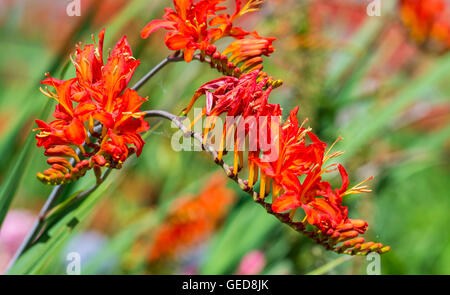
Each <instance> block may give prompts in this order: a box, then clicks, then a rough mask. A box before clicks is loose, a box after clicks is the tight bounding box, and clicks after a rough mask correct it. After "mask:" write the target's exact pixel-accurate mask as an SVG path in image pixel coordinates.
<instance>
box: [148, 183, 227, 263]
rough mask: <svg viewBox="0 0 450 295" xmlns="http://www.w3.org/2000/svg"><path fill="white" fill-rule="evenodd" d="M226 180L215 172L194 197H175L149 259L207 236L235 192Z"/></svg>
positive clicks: (168, 255) (162, 256)
mask: <svg viewBox="0 0 450 295" xmlns="http://www.w3.org/2000/svg"><path fill="white" fill-rule="evenodd" d="M226 180H227V179H226V178H225V177H223V176H221V175H220V174H214V175H213V176H212V177H211V179H210V180H209V181H208V183H209V184H208V185H207V186H206V187H205V188H204V189H203V191H202V192H200V194H198V195H197V196H194V197H192V196H186V197H181V198H179V199H177V200H176V202H175V204H174V206H173V207H172V208H171V211H170V212H169V215H168V217H167V218H166V219H165V220H164V222H163V223H162V224H161V226H160V227H159V229H157V233H156V235H155V240H154V241H153V245H152V247H151V250H150V254H149V261H150V262H154V261H157V260H161V259H168V258H173V257H175V256H176V255H177V254H180V253H181V252H183V251H184V250H187V249H189V248H191V247H192V246H195V245H196V244H198V243H200V242H202V241H204V240H205V238H207V237H208V236H209V235H210V234H211V233H212V231H213V230H214V229H215V228H216V227H217V225H218V224H219V222H220V221H221V220H222V219H223V217H224V216H226V214H227V213H228V209H229V207H230V205H231V204H232V202H233V200H234V198H235V195H234V192H233V190H231V189H228V188H227V187H226V182H227V181H226Z"/></svg>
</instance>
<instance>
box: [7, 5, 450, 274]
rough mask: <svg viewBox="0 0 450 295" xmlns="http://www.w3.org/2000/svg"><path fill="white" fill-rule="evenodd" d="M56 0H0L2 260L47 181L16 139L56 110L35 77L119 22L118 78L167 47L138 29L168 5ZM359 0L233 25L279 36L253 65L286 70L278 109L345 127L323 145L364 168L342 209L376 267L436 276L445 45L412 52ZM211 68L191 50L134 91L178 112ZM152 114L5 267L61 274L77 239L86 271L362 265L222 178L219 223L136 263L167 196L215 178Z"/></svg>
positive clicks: (442, 191)
mask: <svg viewBox="0 0 450 295" xmlns="http://www.w3.org/2000/svg"><path fill="white" fill-rule="evenodd" d="M69 2H70V1H57V0H53V1H52V0H40V1H32V0H1V1H0V184H1V189H0V194H1V195H0V196H1V197H5V196H12V195H14V196H15V197H14V198H13V199H12V200H13V201H12V205H11V210H10V211H9V212H8V215H7V217H6V220H5V223H4V225H3V228H2V232H1V234H0V272H3V271H4V270H5V269H6V265H7V263H8V261H9V260H10V259H11V257H12V255H13V254H14V251H15V249H17V247H18V245H19V244H20V242H21V240H22V239H23V237H24V235H25V234H26V233H27V231H28V229H29V228H30V226H31V224H32V222H33V220H34V219H35V218H36V216H37V214H38V212H39V210H40V208H41V207H42V205H43V203H44V202H45V200H46V198H47V196H48V194H49V192H50V190H51V187H50V186H46V185H43V184H41V183H40V182H39V181H38V180H37V179H36V177H35V174H36V172H38V171H43V170H44V169H46V166H47V164H46V163H45V157H44V156H43V150H42V149H38V148H36V147H35V140H34V137H33V135H31V136H30V132H31V129H32V128H34V127H35V126H34V125H33V122H34V119H35V118H38V117H39V118H41V119H44V120H45V119H47V118H48V116H49V114H50V113H51V111H52V110H53V108H54V105H53V102H51V101H49V100H48V98H46V97H45V96H43V95H42V94H41V93H40V92H39V81H40V80H42V79H43V78H44V73H46V72H50V74H51V75H52V76H54V77H56V78H62V77H64V78H65V79H67V78H70V77H73V76H74V71H73V68H72V67H70V66H69V67H67V65H68V63H69V54H70V53H71V52H72V50H73V48H74V45H75V44H76V43H77V42H79V41H83V42H88V43H89V42H90V41H91V39H90V38H91V37H90V36H91V34H94V35H95V36H97V35H98V32H99V31H100V30H101V29H102V28H106V40H105V42H106V44H105V48H111V47H112V46H113V45H114V43H115V42H116V41H117V40H118V39H119V38H120V37H121V36H122V35H123V34H125V35H127V36H128V39H129V42H130V44H131V46H132V48H133V53H134V56H135V57H136V58H138V59H141V60H142V61H141V65H140V66H139V68H138V70H137V72H136V74H135V75H134V78H133V80H132V83H133V82H136V81H137V80H138V79H139V77H142V76H143V75H144V74H145V73H146V72H147V71H148V70H149V69H151V68H152V67H153V66H155V65H156V64H157V63H159V62H160V61H161V60H162V59H163V58H165V57H166V56H167V55H168V54H169V51H168V50H167V48H166V47H165V46H164V43H163V36H164V34H163V32H158V33H156V34H154V35H152V36H151V38H149V39H147V40H142V39H140V36H139V33H140V30H141V29H142V28H143V27H144V26H145V24H146V23H147V22H148V21H150V20H151V19H153V18H160V17H161V16H162V14H163V8H164V7H166V6H171V5H172V3H171V1H163V0H151V1H150V0H129V1H127V0H115V1H87V0H86V1H81V16H73V17H70V16H68V15H67V14H66V7H67V4H68V3H69ZM227 2H230V3H232V2H234V1H230V0H228V1H227ZM369 2H370V1H350V0H346V1H337V0H336V1H321V0H316V1H314V0H310V1H307V0H267V1H266V2H265V4H264V5H263V7H262V8H261V10H260V11H259V12H258V13H252V14H249V15H248V16H246V17H244V18H243V19H242V20H241V21H240V25H242V26H243V27H245V28H247V29H251V30H253V28H255V29H256V30H257V31H258V32H259V33H260V35H262V36H274V37H276V38H277V41H276V42H275V43H274V46H275V48H276V52H275V53H273V55H272V56H271V57H270V58H266V60H265V63H264V66H265V70H266V71H267V72H269V73H270V74H271V75H272V76H274V77H276V78H280V79H282V80H284V85H283V86H282V87H281V88H279V89H276V90H274V91H273V93H272V96H271V100H272V102H276V103H280V104H281V105H282V106H283V108H284V109H285V113H286V111H287V110H289V109H291V108H292V107H294V106H296V105H300V117H301V118H305V117H308V118H309V124H310V125H311V127H312V128H313V130H314V131H315V132H316V133H317V134H318V135H319V136H320V137H321V139H322V140H324V141H325V142H327V143H328V144H331V143H333V142H334V140H335V139H336V138H337V137H338V136H342V137H343V138H344V140H343V141H342V142H340V143H339V144H338V146H337V149H339V150H343V151H345V154H344V156H343V157H342V158H341V160H342V161H344V162H345V165H346V167H347V170H348V171H349V172H350V175H351V183H354V184H356V183H358V182H360V181H361V180H363V179H365V178H366V177H368V176H371V175H374V176H375V180H374V181H372V182H371V183H370V185H371V187H372V188H373V189H374V191H373V193H371V194H366V195H363V196H354V197H349V198H348V199H347V200H346V202H345V205H347V206H349V207H350V215H351V216H352V217H353V218H362V219H365V220H367V221H368V223H369V230H368V234H367V237H368V238H370V239H371V240H373V241H375V242H382V243H384V244H386V245H390V246H391V248H392V250H391V252H389V253H387V254H384V255H383V256H382V257H381V268H382V274H450V231H449V230H448V227H447V226H448V224H449V223H450V215H449V209H450V194H449V191H450V182H449V181H448V179H449V165H448V164H449V147H450V145H449V135H450V124H449V118H450V117H449V111H450V101H449V97H450V55H449V54H446V55H445V54H441V55H436V54H433V53H430V52H424V51H422V50H420V49H418V48H417V46H415V44H414V43H413V42H412V41H410V40H409V39H408V34H407V30H405V28H404V27H403V26H402V24H401V22H400V21H399V18H398V13H397V9H396V3H395V2H396V1H388V2H391V3H390V4H388V3H386V4H383V11H382V14H381V16H379V17H376V16H375V17H369V16H367V14H366V6H367V4H368V3H369ZM219 76H220V74H219V73H217V72H215V71H214V70H209V67H208V66H207V65H205V64H200V63H197V62H195V61H194V62H192V63H189V64H187V63H174V64H171V65H169V66H167V67H166V68H164V69H163V70H162V71H161V72H160V73H159V74H158V75H157V76H155V77H154V78H152V80H151V81H150V82H148V83H147V84H146V85H145V86H144V87H142V88H141V89H140V90H139V94H140V95H141V96H143V97H145V96H148V97H149V101H148V102H147V103H146V104H145V106H144V107H143V108H144V109H164V110H168V111H170V112H172V113H178V112H179V111H180V110H181V109H183V108H184V107H185V106H186V104H187V102H188V101H189V99H190V97H191V96H192V94H193V93H194V92H195V90H196V89H197V88H198V87H199V86H201V85H202V84H204V83H205V82H207V81H209V80H212V79H214V78H217V77H219ZM150 123H151V126H152V127H154V128H153V129H152V132H151V133H149V134H146V136H145V140H146V145H145V147H144V151H143V153H142V156H141V157H140V158H139V159H138V160H136V158H135V157H132V158H131V159H129V161H128V163H127V165H126V167H124V168H123V169H122V170H120V171H113V173H112V174H111V177H110V178H108V180H107V181H106V183H104V185H102V187H101V188H100V189H99V190H97V191H96V192H95V193H94V194H93V195H91V196H90V197H89V200H88V201H86V202H85V203H83V204H82V205H81V206H80V207H78V208H77V209H76V212H75V213H74V214H75V215H74V216H75V218H76V221H77V223H78V224H77V225H76V226H75V227H73V229H72V227H69V226H67V224H68V223H70V222H71V221H73V218H74V217H73V216H69V217H67V218H66V217H65V218H63V219H62V220H59V221H58V222H57V224H56V226H55V227H54V229H52V231H51V232H50V233H49V234H50V236H53V239H49V241H51V242H48V243H42V244H40V245H38V247H36V248H35V249H33V251H30V252H32V253H29V255H25V257H24V258H23V259H22V261H21V263H20V264H19V266H18V267H17V269H15V271H16V272H17V273H34V274H35V273H39V274H65V273H66V265H67V259H66V258H67V254H68V253H69V252H72V251H76V252H79V253H81V254H82V268H81V271H82V273H86V274H185V273H194V274H233V273H262V274H306V273H319V274H366V268H367V266H368V264H369V261H367V260H366V257H345V256H344V257H341V256H339V255H337V254H334V253H329V252H327V251H325V250H324V249H323V248H321V247H320V246H317V245H315V244H314V243H313V242H312V241H310V240H309V239H308V238H306V237H303V236H301V235H299V234H298V233H296V232H294V231H292V230H291V229H289V228H288V227H286V226H284V225H282V224H281V223H279V222H278V221H277V220H276V219H275V218H274V217H273V216H269V215H267V214H266V213H265V211H264V210H263V209H262V208H261V207H259V206H257V205H256V204H254V203H253V202H252V200H251V199H250V197H249V196H248V195H247V194H245V193H243V192H241V191H240V189H239V187H238V186H237V185H236V184H235V183H232V182H229V183H228V184H227V185H226V186H227V187H228V188H229V189H231V190H232V191H234V193H230V194H231V195H235V198H234V200H235V201H234V203H233V205H232V206H231V207H230V208H229V210H228V211H227V212H226V214H225V213H224V216H221V218H220V221H219V222H217V223H215V224H213V225H211V228H209V229H208V230H205V231H204V232H199V233H197V234H198V237H199V239H198V241H196V242H195V243H186V245H183V247H181V248H180V249H178V248H177V249H176V251H175V252H176V255H175V256H171V257H162V258H161V259H158V260H157V261H153V260H150V259H149V256H150V253H151V251H152V249H153V247H155V243H154V241H155V237H156V236H158V233H160V231H161V227H162V226H163V225H164V224H165V223H167V222H168V220H169V217H170V212H171V210H172V209H171V208H173V207H174V206H175V204H176V202H177V200H178V199H179V198H180V197H181V198H186V197H187V196H194V197H195V196H197V195H198V194H199V193H201V192H202V190H203V189H204V188H205V187H206V186H207V184H208V182H209V181H210V179H211V177H218V176H216V175H217V174H214V173H215V172H216V170H218V168H217V166H216V165H215V164H214V163H213V162H212V161H211V160H210V158H209V157H208V155H206V154H204V153H199V152H179V153H178V152H174V151H173V150H172V148H171V143H170V139H171V135H172V134H173V132H175V130H174V129H171V128H170V124H169V123H167V122H161V123H162V124H158V120H151V121H150ZM220 173H222V172H221V171H219V174H220ZM212 175H213V176H212ZM91 176H92V175H91ZM93 178H94V177H93V176H92V177H90V175H87V177H84V178H83V179H81V180H80V181H78V182H76V183H74V184H72V185H69V186H68V187H67V188H66V190H65V192H64V194H65V195H66V196H69V195H71V194H73V193H74V192H76V191H78V190H81V189H85V188H87V187H88V186H89V185H90V184H91V183H93ZM219 197H220V196H219ZM181 230H186V231H188V230H189V229H188V228H186V229H181ZM174 238H176V236H174ZM53 241H55V242H53ZM180 243H181V244H183V243H182V242H178V244H180Z"/></svg>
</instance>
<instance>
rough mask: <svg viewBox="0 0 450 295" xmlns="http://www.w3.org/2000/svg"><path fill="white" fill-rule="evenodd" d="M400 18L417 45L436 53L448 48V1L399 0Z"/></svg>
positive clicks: (449, 45)
mask: <svg viewBox="0 0 450 295" xmlns="http://www.w3.org/2000/svg"><path fill="white" fill-rule="evenodd" d="M400 16H401V19H402V21H403V23H404V24H405V25H406V26H407V27H408V28H409V30H410V34H411V36H412V38H414V39H415V40H416V41H417V42H418V43H419V44H421V45H424V46H426V47H427V48H431V49H434V50H437V51H447V50H448V49H449V48H450V3H449V1H447V0H401V1H400Z"/></svg>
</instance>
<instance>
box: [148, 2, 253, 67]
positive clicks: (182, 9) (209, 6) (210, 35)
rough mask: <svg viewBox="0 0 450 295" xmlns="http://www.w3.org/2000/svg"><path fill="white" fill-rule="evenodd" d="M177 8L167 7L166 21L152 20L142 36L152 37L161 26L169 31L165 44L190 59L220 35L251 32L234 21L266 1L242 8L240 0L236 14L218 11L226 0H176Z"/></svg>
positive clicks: (241, 34)
mask: <svg viewBox="0 0 450 295" xmlns="http://www.w3.org/2000/svg"><path fill="white" fill-rule="evenodd" d="M173 2H174V6H175V10H173V9H172V8H166V13H165V14H164V16H163V20H152V21H151V22H150V23H149V24H148V25H147V26H145V27H144V29H143V30H142V32H141V37H142V38H147V37H149V36H150V35H151V34H152V33H153V32H155V31H156V30H159V29H166V30H168V31H169V32H168V33H167V35H166V37H165V44H166V46H167V47H168V48H169V49H171V50H183V51H184V59H185V60H186V61H187V62H190V61H191V60H192V58H193V56H194V53H195V51H196V50H201V51H202V53H205V51H206V50H207V49H208V46H210V45H212V44H213V43H214V42H215V41H217V40H218V39H220V38H223V37H226V36H231V37H233V38H236V39H241V38H244V37H245V36H247V35H249V34H250V33H249V32H246V31H244V30H243V29H241V28H238V27H233V21H234V20H235V19H236V18H237V17H239V16H241V15H243V14H245V13H247V12H250V11H254V10H256V9H257V7H258V5H259V4H261V3H262V1H259V0H257V1H254V0H250V1H248V2H247V4H246V5H245V6H244V7H242V5H241V1H240V0H236V1H235V2H236V10H235V12H234V13H233V15H231V16H230V15H228V14H226V13H222V14H217V12H218V11H221V10H224V9H225V7H221V6H218V5H219V4H220V3H222V2H224V0H200V1H194V0H174V1H173Z"/></svg>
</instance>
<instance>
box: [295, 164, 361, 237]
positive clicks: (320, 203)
mask: <svg viewBox="0 0 450 295" xmlns="http://www.w3.org/2000/svg"><path fill="white" fill-rule="evenodd" d="M338 169H339V171H340V173H341V177H342V182H343V184H342V187H341V188H340V189H335V190H334V191H333V190H332V189H331V185H330V184H329V183H328V182H323V184H322V186H323V187H324V188H323V189H322V191H320V192H317V194H318V195H319V196H321V197H316V198H315V199H314V200H313V201H311V202H309V203H308V204H303V205H302V208H303V209H304V210H305V213H306V218H307V220H308V222H309V223H310V224H312V225H315V226H317V228H319V229H320V230H321V231H323V232H328V233H329V234H330V235H331V234H332V233H334V235H335V237H336V238H337V237H340V233H342V232H348V234H346V235H343V237H345V238H353V237H354V233H353V232H356V235H357V234H363V233H364V232H365V231H366V229H367V222H365V221H363V220H354V219H349V218H348V208H347V207H344V206H342V200H343V198H342V196H343V194H344V193H345V192H346V191H347V189H348V183H349V182H348V175H347V172H346V171H345V169H344V167H343V166H342V165H338ZM322 197H323V198H322ZM336 232H339V234H337V233H336Z"/></svg>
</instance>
